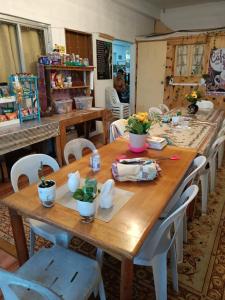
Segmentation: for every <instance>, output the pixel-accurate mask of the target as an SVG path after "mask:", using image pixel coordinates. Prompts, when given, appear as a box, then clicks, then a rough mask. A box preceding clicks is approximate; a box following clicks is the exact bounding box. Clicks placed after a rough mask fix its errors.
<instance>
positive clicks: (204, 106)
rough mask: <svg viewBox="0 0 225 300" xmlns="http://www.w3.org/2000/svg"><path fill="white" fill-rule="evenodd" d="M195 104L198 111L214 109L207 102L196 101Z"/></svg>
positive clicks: (210, 103) (212, 105) (209, 102)
mask: <svg viewBox="0 0 225 300" xmlns="http://www.w3.org/2000/svg"><path fill="white" fill-rule="evenodd" d="M196 104H197V105H198V107H199V109H213V108H214V104H213V103H212V102H211V101H208V100H201V101H197V103H196Z"/></svg>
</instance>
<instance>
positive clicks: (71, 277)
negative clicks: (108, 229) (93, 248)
mask: <svg viewBox="0 0 225 300" xmlns="http://www.w3.org/2000/svg"><path fill="white" fill-rule="evenodd" d="M0 278H1V279H0V289H1V291H2V293H3V296H4V299H5V300H22V299H23V300H41V299H43V300H44V299H45V300H60V299H61V300H62V299H64V300H87V299H88V298H89V296H90V295H91V294H92V293H95V292H96V290H98V291H99V296H100V300H105V299H106V298H105V291H104V286H103V282H102V277H101V271H100V268H99V265H98V262H97V261H95V260H93V259H91V258H88V257H85V256H83V255H81V254H78V253H77V252H74V251H71V250H68V249H65V248H63V247H60V246H54V247H52V248H49V249H47V248H42V249H41V250H39V251H38V252H36V253H35V254H34V255H33V256H32V257H31V258H30V259H29V260H28V261H27V262H26V263H25V264H23V265H22V266H21V267H20V268H19V269H18V270H17V271H15V272H14V273H10V272H7V271H5V270H3V269H0Z"/></svg>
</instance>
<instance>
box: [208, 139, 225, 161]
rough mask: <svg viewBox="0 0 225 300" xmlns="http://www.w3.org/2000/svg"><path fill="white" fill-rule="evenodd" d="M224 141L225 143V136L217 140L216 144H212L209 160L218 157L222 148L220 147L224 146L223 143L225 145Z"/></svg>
mask: <svg viewBox="0 0 225 300" xmlns="http://www.w3.org/2000/svg"><path fill="white" fill-rule="evenodd" d="M224 141H225V135H222V136H220V137H218V138H217V139H216V140H215V142H214V143H213V144H212V146H211V148H210V150H209V155H208V160H210V159H212V158H213V157H215V156H216V154H217V151H218V148H219V147H220V145H222V143H224Z"/></svg>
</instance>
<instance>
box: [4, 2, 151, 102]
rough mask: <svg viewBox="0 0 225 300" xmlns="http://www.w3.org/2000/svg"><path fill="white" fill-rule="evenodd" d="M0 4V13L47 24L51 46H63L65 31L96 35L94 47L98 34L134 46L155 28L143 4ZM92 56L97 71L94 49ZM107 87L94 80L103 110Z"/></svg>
mask: <svg viewBox="0 0 225 300" xmlns="http://www.w3.org/2000/svg"><path fill="white" fill-rule="evenodd" d="M0 3H1V5H0V13H5V14H9V15H13V16H17V17H22V18H27V19H30V20H34V21H39V22H43V23H47V24H50V25H51V30H52V41H53V44H55V43H56V44H60V45H65V28H68V29H74V30H79V31H84V32H88V33H96V34H94V35H93V45H95V39H96V37H97V33H98V32H101V33H106V34H109V35H111V36H114V37H115V38H116V39H120V40H124V41H130V42H134V41H135V37H136V36H137V35H145V34H149V33H151V32H153V28H154V20H153V19H152V18H151V17H150V15H151V6H146V5H147V4H148V3H147V2H146V1H144V0H136V1H135V0H132V1H131V2H130V0H123V1H118V0H117V1H116V0H63V1H62V0H38V1H27V0H17V1H15V0H5V1H3V0H0ZM126 3H127V5H126ZM143 3H144V4H145V5H144V9H145V12H146V13H144V12H143V5H142V4H143ZM123 4H124V5H123ZM131 4H132V5H131ZM129 7H130V8H129ZM147 8H149V11H147ZM152 14H155V15H156V14H157V10H155V9H152ZM93 56H94V62H95V63H94V65H95V67H96V59H95V57H96V50H95V47H94V49H93ZM108 85H113V82H112V80H111V81H105V80H97V78H96V76H95V98H96V100H95V103H96V105H97V106H104V103H105V86H108Z"/></svg>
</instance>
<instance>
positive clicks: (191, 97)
mask: <svg viewBox="0 0 225 300" xmlns="http://www.w3.org/2000/svg"><path fill="white" fill-rule="evenodd" d="M185 98H186V100H187V101H188V102H191V104H190V105H189V106H188V112H189V113H190V114H195V113H196V112H197V111H198V105H197V104H196V102H197V101H200V99H201V92H200V91H198V90H194V91H192V92H191V93H190V94H187V95H185Z"/></svg>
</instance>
